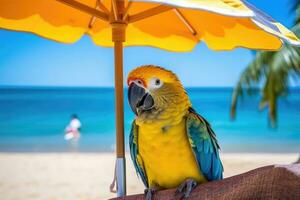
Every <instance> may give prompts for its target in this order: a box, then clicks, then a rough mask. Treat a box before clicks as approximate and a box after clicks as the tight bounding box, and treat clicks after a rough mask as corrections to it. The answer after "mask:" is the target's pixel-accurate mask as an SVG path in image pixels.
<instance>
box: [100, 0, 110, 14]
mask: <svg viewBox="0 0 300 200" xmlns="http://www.w3.org/2000/svg"><path fill="white" fill-rule="evenodd" d="M97 4H98V6H99V8H100V9H102V11H103V12H105V13H106V14H107V15H109V13H110V11H109V10H108V9H107V8H106V6H105V5H104V4H103V3H102V1H101V0H97Z"/></svg>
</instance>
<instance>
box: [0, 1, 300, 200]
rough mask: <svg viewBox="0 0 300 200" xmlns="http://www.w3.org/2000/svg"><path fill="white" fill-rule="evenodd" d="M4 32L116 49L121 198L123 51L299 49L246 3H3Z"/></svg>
mask: <svg viewBox="0 0 300 200" xmlns="http://www.w3.org/2000/svg"><path fill="white" fill-rule="evenodd" d="M0 28H4V29H9V30H15V31H25V32H32V33H35V34H37V35H40V36H42V37H45V38H48V39H51V40H55V41H58V42H63V43H73V42H76V41H77V40H79V39H80V38H81V37H82V36H83V35H84V34H87V35H89V36H90V37H91V38H92V40H93V41H94V43H95V44H97V45H100V46H105V47H114V52H115V98H116V135H117V137H116V138H117V141H116V143H117V145H116V146H117V149H116V150H117V152H116V154H117V162H116V175H117V188H118V196H122V195H125V194H126V187H125V185H126V181H125V179H126V176H125V156H124V119H123V118H124V115H123V51H122V50H123V45H124V46H137V45H142V46H152V47H157V48H161V49H165V50H169V51H190V50H192V49H193V48H194V47H195V45H197V44H198V43H199V42H201V41H204V42H205V43H206V44H207V46H208V47H209V48H211V49H213V50H230V49H233V48H235V47H245V48H249V49H263V50H276V49H279V48H280V47H281V46H282V44H283V43H284V42H286V43H289V44H293V45H299V46H300V41H299V39H298V38H297V37H296V36H295V35H294V34H293V33H292V32H291V31H289V30H288V29H287V28H285V27H284V26H283V25H281V24H280V23H278V22H276V21H274V20H273V19H272V18H271V17H269V16H267V15H266V14H264V13H262V12H261V11H260V10H258V9H256V8H255V7H253V6H252V5H251V4H249V3H247V2H246V1H244V0H242V1H240V0H131V1H127V0H22V1H20V0H1V3H0ZM125 34H126V35H125Z"/></svg>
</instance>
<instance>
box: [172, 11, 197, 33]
mask: <svg viewBox="0 0 300 200" xmlns="http://www.w3.org/2000/svg"><path fill="white" fill-rule="evenodd" d="M174 11H175V13H176V15H177V16H178V18H179V19H180V20H181V21H182V22H183V24H184V25H185V26H186V27H187V28H188V29H189V31H190V32H191V33H192V34H193V35H194V36H196V35H197V31H196V29H195V28H194V27H193V26H192V24H191V23H190V22H189V21H188V20H187V18H186V17H185V16H184V15H183V14H182V12H180V10H178V9H177V8H175V9H174Z"/></svg>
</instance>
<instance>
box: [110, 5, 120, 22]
mask: <svg viewBox="0 0 300 200" xmlns="http://www.w3.org/2000/svg"><path fill="white" fill-rule="evenodd" d="M111 2H112V8H113V12H114V17H115V20H116V21H119V13H118V8H117V2H116V0H112V1H111Z"/></svg>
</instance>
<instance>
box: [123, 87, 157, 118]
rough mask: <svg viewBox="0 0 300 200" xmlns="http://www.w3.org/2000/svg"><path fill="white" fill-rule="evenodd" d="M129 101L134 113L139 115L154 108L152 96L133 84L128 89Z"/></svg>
mask: <svg viewBox="0 0 300 200" xmlns="http://www.w3.org/2000/svg"><path fill="white" fill-rule="evenodd" d="M128 101H129V105H130V107H131V109H132V111H133V112H134V113H135V114H136V115H138V114H139V113H140V111H148V110H151V109H152V108H153V106H154V100H153V98H152V96H151V95H150V94H149V93H147V92H146V91H145V89H144V88H143V87H141V86H138V85H137V84H136V83H134V82H132V83H131V84H130V85H129V88H128Z"/></svg>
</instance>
